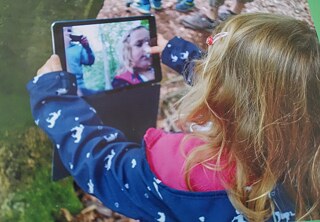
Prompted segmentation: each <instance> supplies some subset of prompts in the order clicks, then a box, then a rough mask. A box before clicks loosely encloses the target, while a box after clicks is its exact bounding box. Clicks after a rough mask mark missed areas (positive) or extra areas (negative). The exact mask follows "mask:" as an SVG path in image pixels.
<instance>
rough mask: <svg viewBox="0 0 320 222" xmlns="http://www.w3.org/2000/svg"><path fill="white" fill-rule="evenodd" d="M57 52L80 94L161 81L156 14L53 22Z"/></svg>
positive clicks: (52, 28) (53, 37) (52, 29)
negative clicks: (155, 50)
mask: <svg viewBox="0 0 320 222" xmlns="http://www.w3.org/2000/svg"><path fill="white" fill-rule="evenodd" d="M51 31H52V42H53V50H54V53H55V54H57V55H59V56H60V59H61V64H62V67H63V70H65V71H68V72H70V73H72V74H74V75H75V77H76V79H77V85H78V94H79V95H83V96H90V95H93V94H97V93H100V92H111V91H112V92H114V91H116V90H121V89H127V88H132V87H138V86H141V85H146V84H154V83H157V82H160V81H161V68H160V58H159V55H158V54H150V46H154V45H156V23H155V17H154V16H153V15H147V16H135V17H122V18H109V19H89V20H72V21H56V22H54V23H53V24H52V26H51Z"/></svg>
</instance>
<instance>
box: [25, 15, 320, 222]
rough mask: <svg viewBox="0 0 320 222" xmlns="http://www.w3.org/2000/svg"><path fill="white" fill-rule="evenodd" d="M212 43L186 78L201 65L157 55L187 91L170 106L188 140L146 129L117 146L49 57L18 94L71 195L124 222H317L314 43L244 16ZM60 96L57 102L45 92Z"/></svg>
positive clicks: (319, 54) (284, 23) (287, 23)
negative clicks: (65, 175) (126, 220)
mask: <svg viewBox="0 0 320 222" xmlns="http://www.w3.org/2000/svg"><path fill="white" fill-rule="evenodd" d="M218 32H219V33H218ZM216 33H218V34H216ZM216 33H214V34H215V35H214V36H213V37H209V38H208V41H207V43H208V45H209V48H208V52H207V55H206V56H205V57H203V58H202V59H200V60H199V61H198V62H196V63H195V68H194V69H193V64H194V63H192V62H191V61H192V58H194V57H199V56H200V55H201V54H200V52H199V50H198V49H197V48H196V47H195V46H194V45H191V43H189V42H187V41H184V40H183V39H181V38H174V39H173V40H171V41H170V42H169V43H168V44H167V46H166V47H165V49H164V51H163V52H162V59H163V60H162V61H163V62H164V63H166V64H169V65H170V66H172V67H173V68H174V69H175V70H177V71H180V72H184V73H185V77H186V79H188V80H189V81H190V82H191V85H192V87H191V88H190V91H189V93H188V94H187V95H186V96H185V97H184V98H183V100H182V104H181V106H180V113H181V121H182V122H184V123H185V125H186V126H189V125H191V127H190V128H191V130H190V131H191V132H187V131H184V132H181V133H166V132H163V131H161V130H157V129H149V130H148V131H147V133H146V135H145V136H144V141H143V143H142V145H139V144H135V143H131V142H128V141H127V140H126V139H125V137H124V135H123V134H122V133H121V132H120V131H119V130H116V129H113V128H110V127H107V126H104V125H102V122H101V120H100V119H99V118H98V116H97V115H96V113H95V111H94V109H93V108H92V107H90V106H89V105H88V104H87V103H86V102H85V101H84V100H83V99H82V98H80V97H77V96H76V94H75V93H76V87H75V84H73V83H74V78H73V76H72V75H70V74H68V73H66V72H62V71H61V66H60V63H59V59H58V57H57V56H53V57H52V58H51V59H49V60H48V61H47V63H46V64H45V65H44V66H43V67H42V68H40V69H39V70H38V75H40V77H39V76H37V77H36V78H35V79H34V80H33V81H30V83H29V85H28V89H29V91H30V96H31V106H32V111H33V116H34V118H35V120H36V123H37V124H38V125H39V126H40V127H41V128H42V129H44V130H45V131H46V132H47V133H48V135H49V136H50V138H51V139H52V140H53V141H54V143H55V144H56V149H57V150H58V152H59V154H60V156H61V159H62V161H63V162H64V164H65V166H66V167H67V168H68V169H69V171H70V173H71V175H72V176H73V177H74V179H75V180H76V182H77V183H78V185H80V187H82V189H83V190H85V191H86V192H89V193H91V194H93V195H95V196H97V197H98V198H99V199H100V200H101V201H102V202H103V203H104V204H105V205H106V206H107V207H110V208H111V209H113V210H115V211H118V212H120V213H122V214H124V215H127V216H128V217H131V218H135V219H139V220H141V221H219V222H220V221H282V220H285V221H293V220H310V219H320V177H319V169H320V148H319V147H320V116H319V113H320V100H319V98H320V46H319V42H318V39H317V37H316V35H315V32H314V31H312V30H310V28H309V27H308V25H307V24H305V23H304V22H301V21H297V20H295V19H293V18H290V17H285V16H280V15H272V14H247V15H239V16H235V17H233V18H231V19H230V20H228V21H227V22H226V23H225V24H223V25H222V26H219V27H218V28H217V30H216ZM183 64H185V65H183ZM184 67H187V68H184ZM47 72H51V73H49V74H45V75H42V74H44V73H47ZM41 75H42V76H41ZM70 81H71V82H70ZM67 83H68V84H67ZM60 88H66V90H64V91H65V92H66V94H65V95H59V94H57V93H56V91H58V90H59V89H60ZM74 110H77V112H74ZM52 116H54V117H55V118H54V119H53V118H50V117H52ZM209 123H212V124H209ZM202 126H203V127H202Z"/></svg>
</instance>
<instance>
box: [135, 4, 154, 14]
mask: <svg viewBox="0 0 320 222" xmlns="http://www.w3.org/2000/svg"><path fill="white" fill-rule="evenodd" d="M130 6H131V7H132V8H135V9H137V10H138V11H139V12H140V13H142V14H150V13H151V12H150V9H151V7H150V4H142V3H141V2H139V1H138V2H133V3H132V4H131V5H130Z"/></svg>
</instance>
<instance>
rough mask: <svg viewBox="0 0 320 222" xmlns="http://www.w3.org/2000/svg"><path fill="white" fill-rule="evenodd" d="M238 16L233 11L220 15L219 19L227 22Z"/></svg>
mask: <svg viewBox="0 0 320 222" xmlns="http://www.w3.org/2000/svg"><path fill="white" fill-rule="evenodd" d="M234 15H237V14H236V13H234V12H233V11H231V10H227V11H225V12H222V13H219V15H218V17H219V19H220V20H221V21H225V20H227V19H228V18H229V17H231V16H234Z"/></svg>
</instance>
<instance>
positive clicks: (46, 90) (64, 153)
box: [27, 38, 294, 222]
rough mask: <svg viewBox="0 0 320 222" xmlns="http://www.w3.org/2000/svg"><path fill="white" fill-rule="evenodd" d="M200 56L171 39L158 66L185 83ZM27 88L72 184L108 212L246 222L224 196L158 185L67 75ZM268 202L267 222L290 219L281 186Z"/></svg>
mask: <svg viewBox="0 0 320 222" xmlns="http://www.w3.org/2000/svg"><path fill="white" fill-rule="evenodd" d="M181 49H182V50H181ZM187 54H188V55H187ZM200 56H201V51H199V49H198V48H197V47H195V46H194V45H192V44H191V43H189V42H187V41H184V40H183V39H180V38H174V39H173V40H171V41H170V42H169V44H168V46H167V47H166V49H165V50H164V52H163V54H162V61H163V62H164V63H166V64H168V65H170V66H171V67H173V69H175V70H176V71H179V72H183V71H184V70H187V71H186V72H184V74H185V78H186V79H187V80H188V81H189V82H191V78H190V73H192V70H193V65H192V59H193V58H199V57H200ZM27 88H28V90H29V93H30V100H31V108H32V114H33V117H34V119H35V122H36V124H37V125H38V126H39V127H41V128H42V129H43V130H44V131H45V132H46V133H47V134H48V136H49V138H50V139H51V140H52V141H53V143H54V144H55V149H57V150H58V152H59V155H60V157H61V160H62V161H63V163H64V165H65V166H66V168H67V169H68V170H69V171H70V174H71V175H72V176H73V178H74V180H75V181H76V182H77V184H78V185H79V186H80V187H81V188H82V189H83V190H84V191H86V192H88V193H90V194H92V195H94V196H96V197H97V198H98V199H99V200H101V201H102V203H103V204H104V205H105V206H107V207H108V208H110V209H112V210H114V211H117V212H119V213H121V214H123V215H126V216H128V217H130V218H134V219H139V220H140V221H159V222H165V221H166V222H169V221H192V222H193V221H200V222H201V221H219V222H223V221H246V220H245V218H244V217H243V215H241V213H240V212H238V211H236V209H235V208H234V207H233V206H232V204H231V202H230V200H229V198H228V195H227V192H226V191H211V192H188V191H180V190H175V189H172V188H170V187H168V186H166V185H165V184H163V183H162V182H161V181H160V180H159V179H158V178H157V177H156V176H155V174H154V173H153V172H152V171H151V169H150V166H149V164H148V161H147V158H146V151H145V144H144V142H142V144H137V143H132V142H130V141H127V139H126V138H125V135H123V133H122V132H121V131H119V130H117V129H114V128H111V127H108V126H105V125H103V124H102V121H101V120H100V118H99V117H98V116H97V114H96V111H95V110H94V108H92V107H91V106H89V105H88V103H86V101H85V100H83V99H82V98H81V97H78V96H77V95H76V91H77V89H76V79H75V77H74V76H73V75H71V74H69V73H67V72H53V73H49V74H45V75H43V76H41V77H35V78H34V79H33V80H32V81H30V82H29V83H28V85H27ZM173 161H174V160H173ZM270 198H272V199H273V200H274V201H275V203H276V204H275V205H276V212H275V214H274V215H273V217H272V218H270V221H273V219H274V221H289V220H290V221H291V220H293V218H294V217H292V216H293V215H294V213H293V212H294V211H293V209H294V208H293V206H292V204H291V202H289V201H287V197H286V195H285V193H284V191H283V190H281V186H279V187H277V188H276V189H275V190H274V192H272V193H271V194H270ZM278 218H279V220H278ZM287 219H288V220H287Z"/></svg>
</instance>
